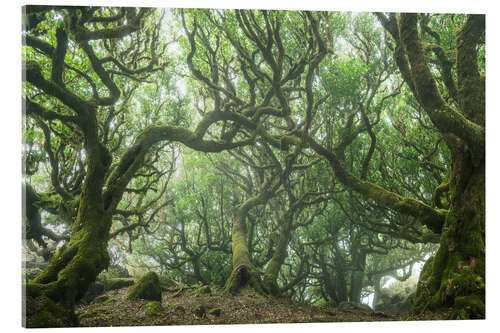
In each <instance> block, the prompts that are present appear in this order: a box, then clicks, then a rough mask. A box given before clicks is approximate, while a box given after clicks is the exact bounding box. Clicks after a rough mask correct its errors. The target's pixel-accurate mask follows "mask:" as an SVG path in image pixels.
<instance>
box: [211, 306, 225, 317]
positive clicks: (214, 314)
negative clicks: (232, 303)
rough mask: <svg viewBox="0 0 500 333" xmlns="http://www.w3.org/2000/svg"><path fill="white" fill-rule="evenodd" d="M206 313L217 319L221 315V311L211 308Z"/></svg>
mask: <svg viewBox="0 0 500 333" xmlns="http://www.w3.org/2000/svg"><path fill="white" fill-rule="evenodd" d="M207 313H208V314H209V315H212V316H216V317H219V316H220V315H221V313H222V310H221V309H220V308H213V309H210V310H209V311H208V312H207Z"/></svg>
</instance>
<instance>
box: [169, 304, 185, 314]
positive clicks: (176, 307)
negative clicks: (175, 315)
mask: <svg viewBox="0 0 500 333" xmlns="http://www.w3.org/2000/svg"><path fill="white" fill-rule="evenodd" d="M172 309H174V311H180V312H186V309H185V308H184V305H183V304H182V303H174V304H172Z"/></svg>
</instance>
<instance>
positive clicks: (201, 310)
mask: <svg viewBox="0 0 500 333" xmlns="http://www.w3.org/2000/svg"><path fill="white" fill-rule="evenodd" d="M191 312H192V313H193V314H194V315H195V316H197V317H200V318H201V317H203V316H204V315H205V313H206V309H205V307H204V306H203V305H202V304H199V305H196V306H195V307H193V308H192V309H191Z"/></svg>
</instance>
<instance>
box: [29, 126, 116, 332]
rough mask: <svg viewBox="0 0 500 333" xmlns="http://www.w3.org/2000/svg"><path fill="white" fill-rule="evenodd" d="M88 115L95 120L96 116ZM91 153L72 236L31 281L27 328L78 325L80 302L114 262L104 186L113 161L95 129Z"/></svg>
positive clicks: (88, 144)
mask: <svg viewBox="0 0 500 333" xmlns="http://www.w3.org/2000/svg"><path fill="white" fill-rule="evenodd" d="M88 119H90V121H94V122H95V117H89V118H88ZM91 128H92V129H95V128H97V126H95V127H91ZM86 151H87V154H88V160H87V175H86V178H85V182H84V185H83V187H82V192H81V196H80V206H79V208H78V215H77V217H76V220H75V222H74V224H73V226H72V233H71V238H70V240H69V242H68V244H65V245H64V246H63V247H62V248H60V249H59V250H57V251H56V253H55V254H54V256H53V257H52V258H51V260H50V262H49V265H48V266H47V267H46V268H45V269H44V271H43V272H42V273H40V275H39V276H38V277H37V278H36V279H35V280H34V281H32V282H28V283H27V285H26V307H25V308H26V318H25V320H26V322H25V325H26V326H27V327H61V326H75V325H77V324H78V321H77V318H76V316H75V314H74V305H75V303H76V302H77V301H78V300H80V299H81V298H82V297H83V295H84V294H85V292H86V291H87V289H88V287H89V286H90V284H91V283H93V282H94V281H95V280H96V278H97V275H99V273H100V272H101V271H102V270H104V269H105V268H107V266H108V264H109V255H108V251H107V245H108V238H109V230H110V228H111V223H112V214H111V213H109V212H106V211H105V206H104V202H103V196H102V188H103V185H104V176H105V173H106V170H107V169H108V168H109V165H110V162H111V160H110V158H109V155H108V152H107V151H106V150H105V149H104V148H103V147H102V146H101V145H100V144H99V143H98V142H97V133H95V132H89V134H88V135H87V136H86Z"/></svg>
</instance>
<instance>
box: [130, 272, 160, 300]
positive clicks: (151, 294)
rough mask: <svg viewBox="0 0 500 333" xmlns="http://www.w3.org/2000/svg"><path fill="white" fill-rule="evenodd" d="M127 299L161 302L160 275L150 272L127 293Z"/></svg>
mask: <svg viewBox="0 0 500 333" xmlns="http://www.w3.org/2000/svg"><path fill="white" fill-rule="evenodd" d="M127 299H131V300H133V299H146V300H150V301H161V286H160V281H159V279H158V275H156V273H155V272H149V273H147V274H146V275H144V276H143V277H142V278H140V279H139V280H138V281H137V282H136V284H134V285H133V286H132V287H131V288H130V290H129V291H128V293H127Z"/></svg>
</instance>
